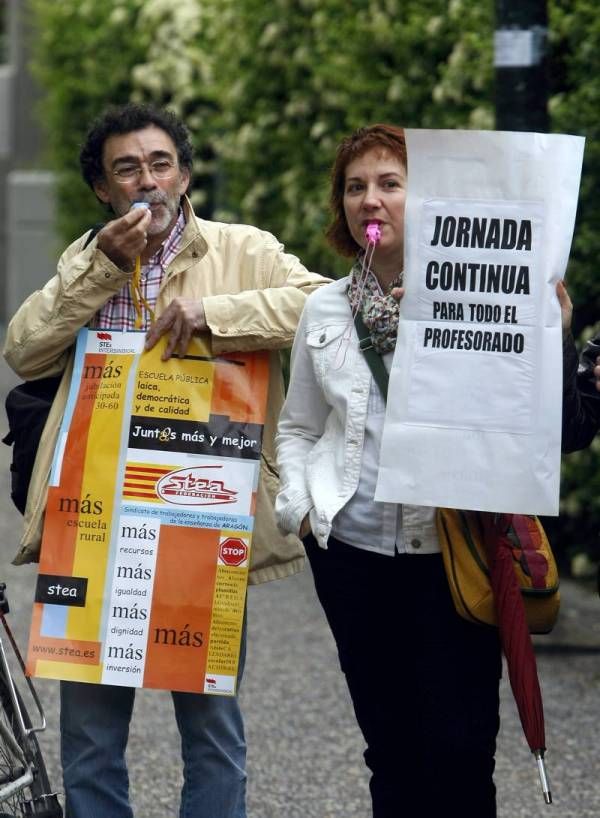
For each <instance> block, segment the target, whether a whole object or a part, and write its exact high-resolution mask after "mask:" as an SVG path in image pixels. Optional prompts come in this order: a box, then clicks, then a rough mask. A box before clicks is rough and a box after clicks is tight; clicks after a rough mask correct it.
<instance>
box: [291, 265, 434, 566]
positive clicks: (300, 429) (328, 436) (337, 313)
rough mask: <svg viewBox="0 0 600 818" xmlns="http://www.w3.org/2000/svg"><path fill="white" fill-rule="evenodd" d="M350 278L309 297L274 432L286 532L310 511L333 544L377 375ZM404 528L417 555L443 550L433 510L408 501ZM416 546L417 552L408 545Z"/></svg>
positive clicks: (319, 535)
mask: <svg viewBox="0 0 600 818" xmlns="http://www.w3.org/2000/svg"><path fill="white" fill-rule="evenodd" d="M347 287H348V278H347V277H346V278H343V279H340V280H339V281H334V282H333V283H331V284H327V285H326V286H324V287H321V288H320V289H319V290H318V291H316V292H314V293H312V294H311V295H309V297H308V298H307V300H306V304H305V307H304V311H303V313H302V317H301V319H300V324H299V326H298V330H297V333H296V339H295V341H294V346H293V348H292V360H291V368H292V376H291V382H290V386H289V390H288V394H287V398H286V401H285V404H284V407H283V410H282V412H281V415H280V419H279V426H278V430H277V436H276V446H277V459H278V463H279V471H280V491H279V494H278V496H277V500H276V504H275V512H276V516H277V522H278V525H279V527H280V529H281V531H282V532H291V533H294V534H298V532H299V530H300V526H301V524H302V521H303V519H304V517H305V516H306V515H307V514H310V522H311V527H312V531H313V534H314V535H315V537H316V539H317V542H318V543H319V545H320V546H321V547H322V548H327V540H328V538H329V534H330V532H331V525H332V520H333V518H334V517H335V515H336V514H337V513H338V511H339V510H340V509H341V508H343V506H344V505H345V504H346V503H347V502H348V500H349V499H350V498H351V497H352V496H353V494H354V492H355V491H356V488H357V486H358V481H359V476H360V469H361V458H362V451H363V441H364V431H365V423H366V418H367V405H368V398H369V391H370V388H371V377H372V376H371V372H370V370H369V367H368V365H367V363H366V361H365V359H364V356H363V354H362V352H360V350H359V347H358V337H357V335H356V330H355V328H354V323H353V321H352V317H351V313H350V307H349V303H348V298H347V295H346V289H347ZM402 528H403V532H404V539H405V541H406V542H407V543H409V544H410V543H413V544H414V553H419V551H420V546H421V545H422V546H424V547H423V549H422V550H423V552H429V553H431V552H432V551H437V550H439V544H438V539H437V533H436V530H435V525H434V524H433V521H432V520H431V510H430V509H425V508H423V507H422V506H410V505H404V506H403V508H402ZM410 550H411V551H413V549H412V548H411V549H410Z"/></svg>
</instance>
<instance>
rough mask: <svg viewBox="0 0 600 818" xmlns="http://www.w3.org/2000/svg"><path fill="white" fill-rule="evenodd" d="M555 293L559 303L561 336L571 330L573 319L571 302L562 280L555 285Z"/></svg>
mask: <svg viewBox="0 0 600 818" xmlns="http://www.w3.org/2000/svg"><path fill="white" fill-rule="evenodd" d="M556 295H557V296H558V303H559V304H560V316H561V323H562V331H563V338H566V336H567V335H568V334H569V332H570V331H571V321H572V319H573V304H572V302H571V299H570V298H569V293H568V292H567V288H566V287H565V282H564V281H559V282H558V284H557V285H556Z"/></svg>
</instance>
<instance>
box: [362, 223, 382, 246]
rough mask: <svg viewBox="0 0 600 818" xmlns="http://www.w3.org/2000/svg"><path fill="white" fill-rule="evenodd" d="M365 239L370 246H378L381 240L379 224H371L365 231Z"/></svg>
mask: <svg viewBox="0 0 600 818" xmlns="http://www.w3.org/2000/svg"><path fill="white" fill-rule="evenodd" d="M365 238H366V240H367V241H368V242H369V244H377V242H378V241H379V239H380V238H381V227H380V226H379V224H378V223H377V222H369V224H368V225H367V227H366V229H365Z"/></svg>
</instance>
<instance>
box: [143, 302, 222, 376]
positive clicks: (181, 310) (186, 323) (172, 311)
mask: <svg viewBox="0 0 600 818" xmlns="http://www.w3.org/2000/svg"><path fill="white" fill-rule="evenodd" d="M208 331H209V329H208V324H207V323H206V316H205V315H204V307H203V305H202V301H192V300H191V299H190V298H174V299H173V300H172V301H171V303H170V304H169V306H168V307H167V309H166V310H165V311H164V312H163V313H162V314H161V315H160V317H159V318H157V319H156V321H155V322H154V324H153V325H152V327H151V328H150V329H149V330H148V334H147V335H146V345H145V349H152V347H153V346H154V345H155V344H156V342H157V341H158V339H159V338H160V337H161V335H164V334H165V333H166V332H168V333H169V340H168V342H167V346H166V348H165V351H164V352H163V354H162V356H161V357H162V360H163V361H168V360H169V358H170V357H171V355H173V353H174V352H175V350H177V351H178V354H179V355H180V356H182V357H183V356H184V355H185V353H186V352H187V348H188V346H189V343H190V340H191V337H192V335H195V334H197V333H200V332H208Z"/></svg>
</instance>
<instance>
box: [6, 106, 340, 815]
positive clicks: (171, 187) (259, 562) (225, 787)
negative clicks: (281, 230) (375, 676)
mask: <svg viewBox="0 0 600 818" xmlns="http://www.w3.org/2000/svg"><path fill="white" fill-rule="evenodd" d="M80 163H81V169H82V172H83V176H84V178H85V180H86V182H87V183H88V185H89V186H90V187H91V188H92V190H93V191H94V193H95V194H96V196H97V197H98V198H99V199H100V201H101V202H103V203H104V204H105V205H106V206H107V207H108V209H109V211H110V214H111V216H112V218H111V219H110V221H108V222H107V224H106V225H105V226H104V227H103V228H102V229H101V230H100V231H99V232H98V233H97V235H96V236H95V237H94V238H93V240H92V241H89V238H90V235H89V234H86V235H84V236H81V237H80V238H78V239H77V240H76V241H75V242H73V244H71V246H70V247H68V248H67V249H66V250H65V252H64V253H63V255H62V256H61V259H60V261H59V264H58V273H57V275H56V276H55V277H54V278H52V279H51V280H50V281H49V282H48V283H47V284H46V285H45V287H43V288H42V289H41V290H39V291H38V292H36V293H34V294H33V295H32V296H30V297H29V298H28V299H27V301H26V302H25V303H24V304H23V305H22V306H21V308H20V309H19V310H18V312H17V314H16V315H15V317H14V318H13V320H12V321H11V323H10V326H9V328H8V332H7V340H6V346H5V351H4V352H5V357H6V359H7V361H8V363H9V364H10V365H11V366H12V368H13V369H14V370H15V371H16V372H18V374H19V375H21V377H23V378H26V379H37V378H41V377H45V376H50V375H56V374H59V373H61V372H64V373H65V374H64V377H63V379H62V381H61V385H60V387H59V391H58V393H57V396H56V399H55V401H54V405H53V408H52V411H51V413H50V417H49V420H48V423H47V424H46V428H45V430H44V436H43V438H42V442H41V443H40V448H39V450H38V455H37V459H36V465H35V468H34V476H33V478H32V482H31V485H30V489H29V494H28V503H27V508H26V511H25V535H24V538H23V540H22V543H21V548H20V551H19V553H18V555H17V558H16V560H15V562H17V563H23V562H31V561H34V560H36V559H37V554H38V551H39V544H40V539H41V528H42V517H43V511H44V503H45V497H46V489H47V475H48V469H47V468H43V467H42V465H41V464H47V463H49V462H50V461H51V458H52V452H53V449H54V444H55V441H56V436H57V431H58V425H59V422H60V418H61V416H62V412H63V409H64V405H65V401H66V394H67V391H68V385H69V379H70V372H71V364H72V352H73V344H74V341H75V337H76V334H77V332H78V330H79V329H80V328H81V327H83V326H86V325H90V326H94V327H102V328H104V329H113V330H132V329H134V328H136V327H138V326H139V325H140V320H139V319H140V314H141V319H142V320H141V324H142V326H143V328H144V329H146V330H147V339H146V346H147V348H150V347H152V346H154V344H155V343H156V342H157V341H158V339H159V338H160V337H161V336H162V335H163V334H168V342H167V346H166V350H165V353H164V357H165V359H166V358H169V357H170V356H171V355H172V354H184V353H185V351H186V349H187V345H188V342H189V340H190V338H191V336H192V335H193V334H194V333H209V334H210V338H211V343H212V350H213V353H214V354H220V353H225V352H233V351H250V350H258V349H268V350H270V351H271V353H270V354H271V357H272V361H271V367H270V370H271V379H270V385H269V396H268V401H267V405H268V409H267V419H266V423H265V427H264V436H263V454H262V458H261V479H260V482H259V488H258V496H257V508H256V518H255V527H254V535H253V547H252V562H251V566H250V582H251V583H259V582H263V581H267V580H271V579H278V578H282V577H285V576H289V575H290V574H293V573H295V572H296V571H298V570H300V569H301V568H302V565H303V551H302V546H301V543H300V542H299V541H298V540H296V539H295V538H293V537H287V538H283V537H282V536H281V534H280V533H279V532H278V530H277V528H276V525H275V521H274V515H273V508H272V498H273V495H274V494H275V493H276V491H277V480H276V475H277V471H276V466H275V457H274V446H273V437H274V432H275V428H276V423H277V417H278V414H279V409H280V407H281V404H282V400H283V379H282V375H281V366H280V361H279V350H280V349H282V348H284V347H287V346H290V345H291V342H292V340H293V337H294V332H295V330H296V325H297V322H298V319H299V317H300V312H301V311H302V307H303V305H304V301H305V298H306V296H307V294H308V293H309V292H311V291H312V290H314V289H315V288H316V287H318V286H320V285H321V284H324V283H326V281H327V279H324V278H322V277H321V276H318V275H315V274H313V273H310V272H308V271H307V270H306V269H305V268H304V267H303V266H302V265H301V264H300V262H299V261H298V259H297V258H296V257H295V256H292V255H289V254H287V253H285V252H284V250H283V247H282V246H281V245H280V244H279V242H278V241H277V240H276V239H275V238H274V237H273V236H272V235H271V234H269V233H265V232H264V231H261V230H258V229H257V228H254V227H251V226H248V225H228V224H221V223H217V222H210V221H206V220H203V219H200V218H198V217H197V216H196V215H195V214H194V212H193V210H192V207H191V204H190V202H189V200H188V199H187V198H186V196H185V194H186V191H187V188H188V185H189V182H190V177H191V173H192V147H191V144H190V141H189V136H188V133H187V130H186V129H185V127H184V125H183V124H182V123H181V122H180V121H179V120H178V119H177V118H176V117H175V116H174V115H173V114H171V113H170V112H168V111H164V110H160V109H156V108H152V107H149V106H140V105H133V104H130V105H126V106H124V107H121V108H116V109H111V110H109V111H108V112H106V113H105V114H104V115H103V116H102V117H100V118H99V119H98V120H97V121H96V122H95V123H93V125H92V127H91V129H90V131H89V133H88V136H87V139H86V142H85V144H84V146H83V149H82V151H81V155H80ZM134 205H138V206H137V207H133V206H134ZM138 258H139V264H138V265H136V259H138ZM136 268H137V269H136ZM134 273H136V275H137V280H136V286H135V287H132V286H131V285H132V280H133V279H134ZM154 314H156V316H157V318H156V320H155V321H154V322H152V317H153V315H154ZM151 323H152V325H151ZM244 654H245V634H244V638H243V641H242V655H241V657H240V675H241V672H242V669H243V663H244ZM172 696H173V702H174V706H175V714H176V719H177V725H178V727H179V731H180V733H181V738H182V754H183V762H184V784H183V790H182V797H181V808H180V815H181V816H194V818H245V816H246V807H245V780H246V772H245V750H246V747H245V740H244V730H243V724H242V718H241V714H240V710H239V706H238V701H237V698H233V697H225V696H210V695H200V694H192V693H178V692H174V693H173V694H172ZM133 701H134V689H132V688H125V687H111V686H106V685H105V686H101V685H93V684H81V683H76V682H67V681H64V682H61V743H62V763H63V776H64V784H65V794H66V818H132V815H133V813H132V810H131V807H130V805H129V793H128V776H127V768H126V765H125V757H124V756H125V748H126V745H127V737H128V730H129V722H130V719H131V714H132V708H133Z"/></svg>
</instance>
